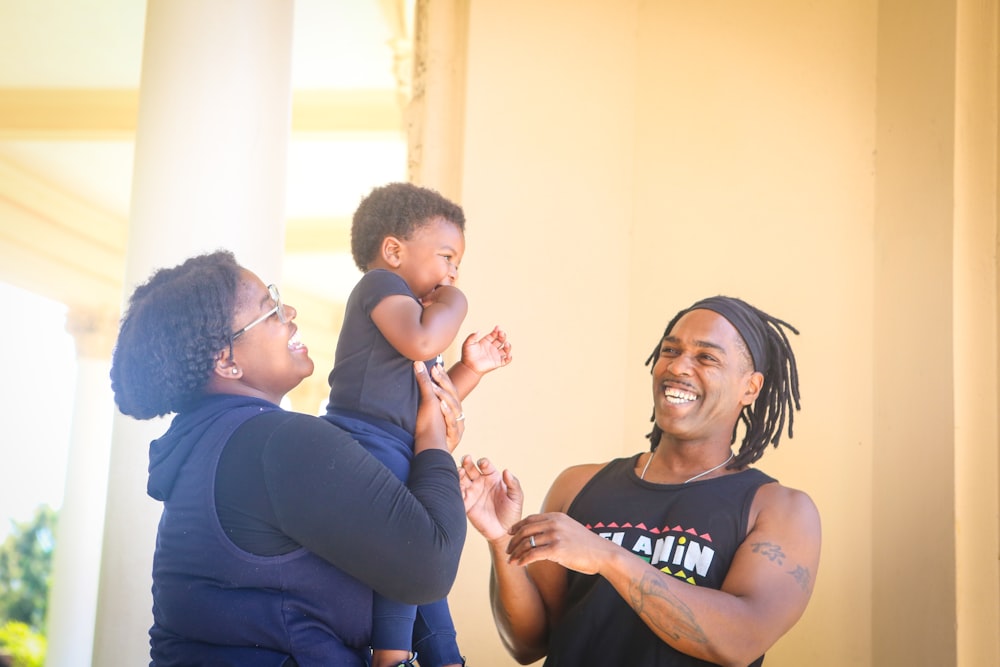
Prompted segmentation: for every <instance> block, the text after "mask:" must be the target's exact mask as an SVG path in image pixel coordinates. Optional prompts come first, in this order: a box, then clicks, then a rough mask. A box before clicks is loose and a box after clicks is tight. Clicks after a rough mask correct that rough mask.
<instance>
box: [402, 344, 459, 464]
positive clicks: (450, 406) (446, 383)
mask: <svg viewBox="0 0 1000 667" xmlns="http://www.w3.org/2000/svg"><path fill="white" fill-rule="evenodd" d="M413 372H414V373H415V374H416V377H417V387H418V388H419V389H420V406H419V407H418V408H417V427H416V432H415V433H414V437H413V451H414V453H418V452H421V451H423V450H425V449H447V450H448V451H449V452H451V451H454V450H455V448H456V447H458V443H459V442H461V441H462V434H463V433H465V415H464V414H463V413H462V402H461V401H460V400H459V398H458V391H457V390H456V389H455V385H454V384H452V382H451V378H449V377H448V374H447V373H445V372H444V370H443V369H441V367H440V366H438V365H437V364H433V365H432V367H431V371H430V374H428V373H427V367H426V366H425V365H424V362H422V361H415V362H413Z"/></svg>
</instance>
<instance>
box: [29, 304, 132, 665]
mask: <svg viewBox="0 0 1000 667" xmlns="http://www.w3.org/2000/svg"><path fill="white" fill-rule="evenodd" d="M116 323H117V317H116V316H114V315H111V314H108V313H99V312H93V311H89V310H86V309H82V310H81V309H70V311H69V314H68V316H67V321H66V329H67V330H68V331H69V332H70V333H71V334H72V335H73V338H74V339H75V340H76V352H77V375H76V392H75V393H74V397H75V399H74V400H75V402H74V404H73V421H72V430H71V433H70V443H69V456H68V458H67V461H66V489H65V492H64V494H63V504H62V508H61V509H60V510H59V525H58V526H57V528H56V541H55V544H56V546H55V552H54V553H53V559H54V560H53V566H52V588H51V590H50V592H49V608H48V620H47V626H48V651H47V653H46V656H45V662H46V664H47V665H52V666H53V667H87V666H89V665H90V654H91V646H92V644H93V636H94V619H95V617H96V613H97V578H98V574H99V573H100V568H101V534H102V533H103V531H104V504H105V497H106V494H107V484H108V458H109V456H110V452H111V413H112V409H113V407H114V403H113V401H112V398H111V387H110V385H109V383H108V371H109V370H110V369H111V347H112V344H113V343H114V338H115V333H116Z"/></svg>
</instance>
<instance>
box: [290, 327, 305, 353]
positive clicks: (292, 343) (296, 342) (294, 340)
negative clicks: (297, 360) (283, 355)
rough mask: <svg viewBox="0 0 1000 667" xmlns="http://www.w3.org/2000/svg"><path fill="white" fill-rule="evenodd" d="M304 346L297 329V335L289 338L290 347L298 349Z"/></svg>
mask: <svg viewBox="0 0 1000 667" xmlns="http://www.w3.org/2000/svg"><path fill="white" fill-rule="evenodd" d="M300 347H302V342H301V341H299V332H298V331H296V332H295V335H293V336H292V337H291V338H289V339H288V349H289V350H297V349H299V348H300Z"/></svg>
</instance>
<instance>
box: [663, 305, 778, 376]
mask: <svg viewBox="0 0 1000 667" xmlns="http://www.w3.org/2000/svg"><path fill="white" fill-rule="evenodd" d="M692 310H711V311H712V312H715V313H718V314H719V315H722V316H723V317H724V318H726V319H727V320H728V321H729V323H730V324H732V325H733V327H735V329H736V331H737V332H738V333H739V334H740V337H742V338H743V342H744V343H746V346H747V349H748V350H750V357H751V358H752V360H753V368H754V370H755V371H760V372H762V373H766V372H767V368H768V365H769V364H770V363H771V359H770V355H769V354H768V343H767V323H766V322H764V320H763V319H761V317H760V315H758V314H757V310H756V309H755V308H754V307H753V306H751V305H750V304H748V303H746V302H744V301H741V300H740V299H735V298H733V297H729V296H711V297H708V298H707V299H702V300H701V301H698V302H697V303H695V304H694V305H693V306H691V307H690V308H687V309H686V310H682V311H681V312H679V313H678V314H677V315H676V316H675V317H674V322H676V321H677V320H679V319H680V318H681V317H683V316H684V315H685V314H687V313H689V312H691V311H692ZM672 328H673V327H671V329H672ZM667 333H668V334H669V333H670V330H669V329H668V330H667Z"/></svg>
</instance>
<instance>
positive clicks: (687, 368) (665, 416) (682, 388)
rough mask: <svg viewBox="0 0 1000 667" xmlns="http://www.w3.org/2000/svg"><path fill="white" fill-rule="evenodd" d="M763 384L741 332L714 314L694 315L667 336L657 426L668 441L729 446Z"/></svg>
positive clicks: (657, 369)
mask: <svg viewBox="0 0 1000 667" xmlns="http://www.w3.org/2000/svg"><path fill="white" fill-rule="evenodd" d="M762 383H763V376H762V375H761V374H760V373H756V372H754V370H753V364H752V362H751V360H750V355H749V353H748V352H747V348H746V345H745V344H744V343H743V339H742V338H740V335H739V333H738V332H737V331H736V328H735V327H733V325H732V324H730V323H729V321H728V320H727V319H726V318H724V317H723V316H722V315H719V314H718V313H716V312H714V311H711V310H701V309H699V310H692V311H691V312H689V313H687V314H685V315H684V316H683V317H681V319H680V320H678V321H677V324H675V325H674V328H673V329H672V330H671V331H670V332H669V333H668V334H667V335H666V336H665V337H664V339H663V341H662V343H661V345H660V353H659V356H658V357H657V359H656V363H655V364H654V365H653V413H654V418H655V420H656V424H657V426H659V427H660V429H661V430H662V431H663V433H664V436H665V437H668V438H675V439H678V440H683V441H706V440H712V441H714V440H716V439H723V440H724V441H725V442H726V443H727V444H728V443H729V442H730V441H731V440H732V435H733V428H734V427H735V425H736V420H737V419H738V418H739V414H740V411H741V410H742V409H743V407H744V406H746V405H749V404H751V403H753V401H754V400H755V399H756V398H757V395H758V393H759V392H760V387H761V384H762Z"/></svg>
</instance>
